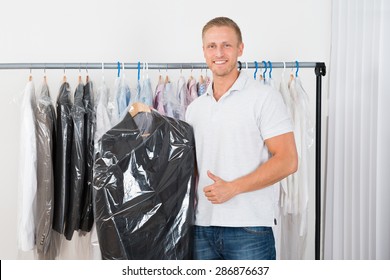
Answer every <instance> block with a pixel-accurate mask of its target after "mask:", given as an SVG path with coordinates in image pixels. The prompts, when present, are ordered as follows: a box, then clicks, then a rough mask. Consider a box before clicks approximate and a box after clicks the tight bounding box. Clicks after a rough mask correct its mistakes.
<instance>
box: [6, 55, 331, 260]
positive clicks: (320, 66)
mask: <svg viewBox="0 0 390 280" xmlns="http://www.w3.org/2000/svg"><path fill="white" fill-rule="evenodd" d="M142 67H143V64H142V63H140V62H138V63H123V62H122V63H121V62H117V63H0V70H11V69H30V70H32V69H44V70H46V69H63V70H64V71H65V69H79V70H81V69H83V70H84V69H86V70H89V69H118V71H119V70H120V69H138V70H139V69H140V68H142ZM237 67H238V68H240V69H246V68H250V69H256V70H257V69H263V70H264V69H266V70H267V69H270V71H271V70H272V69H273V68H296V69H297V71H298V70H299V68H313V69H314V73H315V75H316V145H315V259H316V260H319V259H320V254H321V116H322V114H321V104H322V76H325V75H326V66H325V63H324V62H297V61H295V62H270V61H267V62H266V61H261V62H257V61H255V62H238V65H237ZM147 68H148V69H158V70H164V69H166V70H168V69H207V68H208V67H207V64H206V63H148V64H147Z"/></svg>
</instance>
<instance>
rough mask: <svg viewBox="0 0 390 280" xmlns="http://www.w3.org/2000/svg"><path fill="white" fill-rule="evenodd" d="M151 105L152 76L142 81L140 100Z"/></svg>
mask: <svg viewBox="0 0 390 280" xmlns="http://www.w3.org/2000/svg"><path fill="white" fill-rule="evenodd" d="M138 101H139V102H142V103H144V104H146V105H148V106H150V107H152V106H153V90H152V84H151V82H150V78H146V79H144V80H143V82H142V88H141V93H140V98H139V100H138Z"/></svg>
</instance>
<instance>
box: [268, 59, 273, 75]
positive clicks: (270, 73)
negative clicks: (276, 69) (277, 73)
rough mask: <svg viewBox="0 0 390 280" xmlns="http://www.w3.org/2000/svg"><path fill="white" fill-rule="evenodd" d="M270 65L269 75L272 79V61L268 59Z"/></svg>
mask: <svg viewBox="0 0 390 280" xmlns="http://www.w3.org/2000/svg"><path fill="white" fill-rule="evenodd" d="M268 65H269V73H268V77H269V78H270V79H272V62H271V61H269V60H268Z"/></svg>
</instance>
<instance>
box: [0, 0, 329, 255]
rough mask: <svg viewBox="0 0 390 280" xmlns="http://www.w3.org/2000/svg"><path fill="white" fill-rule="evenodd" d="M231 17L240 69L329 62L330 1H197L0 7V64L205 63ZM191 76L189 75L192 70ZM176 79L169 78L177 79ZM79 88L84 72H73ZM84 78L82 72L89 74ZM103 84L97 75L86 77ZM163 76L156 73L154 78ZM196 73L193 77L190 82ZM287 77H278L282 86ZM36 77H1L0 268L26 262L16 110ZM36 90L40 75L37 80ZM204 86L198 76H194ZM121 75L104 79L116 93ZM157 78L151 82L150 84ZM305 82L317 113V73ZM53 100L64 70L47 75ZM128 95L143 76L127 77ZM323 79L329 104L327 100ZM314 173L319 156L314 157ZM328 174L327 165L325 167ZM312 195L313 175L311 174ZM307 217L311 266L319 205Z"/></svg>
mask: <svg viewBox="0 0 390 280" xmlns="http://www.w3.org/2000/svg"><path fill="white" fill-rule="evenodd" d="M216 16H228V17H231V18H232V19H234V20H235V21H236V22H237V23H238V24H239V26H240V27H241V31H242V33H243V40H244V43H245V49H244V55H243V57H242V58H241V61H249V62H253V61H254V60H257V61H262V60H271V61H295V60H296V59H297V60H298V61H324V62H325V63H327V64H328V62H329V55H330V20H331V17H330V1H328V0H297V1H290V0H274V1H270V0H263V1H253V0H240V1H232V0H217V1H208V0H197V1H192V2H189V1H180V0H173V1H152V0H142V1H141V0H139V1H124V0H111V1H97V0H94V1H93V0H86V1H81V0H67V1H53V0H51V1H50V0H36V1H28V0H25V1H22V0H14V1H3V0H1V1H0V42H1V43H0V63H4V62H29V63H30V62H31V63H33V62H102V61H104V62H116V61H122V62H137V61H147V62H164V63H165V62H203V54H202V49H201V29H202V27H203V25H204V24H205V23H206V22H207V21H208V20H209V19H211V18H213V17H216ZM187 71H189V70H187ZM177 72H178V71H176V72H175V71H173V70H172V71H170V72H169V74H170V75H177ZM66 73H67V76H68V80H69V82H70V84H71V86H72V87H73V89H74V87H75V86H76V78H77V75H78V70H68V71H67V72H66ZM83 73H85V72H83ZM89 73H90V75H91V77H92V79H93V80H95V81H96V82H97V84H99V82H100V78H101V71H100V70H90V71H89ZM156 73H157V71H154V75H156ZM187 73H189V72H187ZM280 73H281V70H280V69H275V70H274V72H273V74H274V78H275V79H276V80H279V79H280ZM28 74H29V70H0V93H1V98H2V101H1V102H0V106H1V108H0V114H1V118H0V122H1V130H2V136H1V140H0V141H1V147H2V158H1V160H0V164H1V166H0V172H1V178H2V181H1V183H0V193H1V195H0V207H1V208H0V221H1V225H2V230H1V232H0V234H1V238H0V258H1V259H16V258H28V257H29V256H25V255H19V254H18V251H17V243H16V209H17V208H16V205H17V185H16V183H17V178H18V176H20V175H19V174H18V168H17V165H18V158H17V156H18V149H19V131H18V130H19V120H18V115H17V108H18V106H17V102H16V103H15V102H13V99H15V97H17V96H18V95H19V94H20V92H22V90H23V88H24V85H25V83H26V81H27V76H28ZM32 74H33V76H34V80H35V81H36V88H37V89H38V88H39V84H40V82H41V79H42V75H43V71H42V70H33V72H32ZM194 74H195V75H196V76H197V75H199V74H200V72H199V71H198V72H196V71H195V70H194ZM115 75H116V71H115V70H106V71H105V78H106V81H107V83H108V85H110V86H111V87H112V86H113V81H114V79H115ZM152 75H153V74H152ZM299 75H300V77H301V79H302V81H303V85H304V87H305V89H306V91H307V92H308V94H309V96H310V97H311V100H312V103H313V106H312V115H313V119H314V109H315V105H314V104H315V103H314V101H315V75H314V70H313V69H301V71H300V72H299ZM47 76H48V81H49V86H50V90H51V94H52V95H53V99H54V98H55V96H56V94H57V91H58V89H59V85H60V80H61V78H62V70H47ZM126 76H127V77H128V78H129V81H130V83H131V86H132V87H134V86H135V82H136V72H135V71H133V70H126ZM326 81H327V77H325V79H324V82H323V84H324V87H323V88H324V95H326V94H325V93H326V92H327V82H326ZM313 166H314V156H313ZM323 166H324V163H323ZM312 173H313V189H314V168H313V172H312ZM310 203H311V208H310V224H309V226H310V228H309V235H308V245H309V246H308V248H307V251H306V258H307V259H314V198H313V194H312V199H311V202H310Z"/></svg>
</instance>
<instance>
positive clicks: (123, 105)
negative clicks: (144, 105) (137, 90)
mask: <svg viewBox="0 0 390 280" xmlns="http://www.w3.org/2000/svg"><path fill="white" fill-rule="evenodd" d="M114 92H115V96H116V102H117V105H118V120H120V119H122V117H123V116H122V115H123V114H126V111H127V107H128V106H129V104H130V99H131V91H130V88H129V86H128V84H127V81H126V78H125V75H124V74H123V73H121V76H120V77H118V78H117V79H116V80H115V90H114ZM114 125H116V123H115V124H114Z"/></svg>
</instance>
